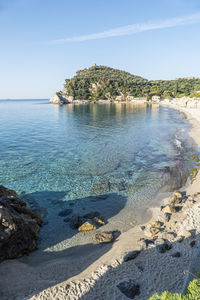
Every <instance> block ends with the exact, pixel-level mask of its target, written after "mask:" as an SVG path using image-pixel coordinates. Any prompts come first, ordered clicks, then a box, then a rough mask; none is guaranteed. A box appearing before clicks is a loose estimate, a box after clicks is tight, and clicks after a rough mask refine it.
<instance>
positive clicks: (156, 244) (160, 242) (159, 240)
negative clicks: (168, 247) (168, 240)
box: [154, 238, 165, 246]
mask: <svg viewBox="0 0 200 300" xmlns="http://www.w3.org/2000/svg"><path fill="white" fill-rule="evenodd" d="M164 243H165V240H164V239H162V238H158V239H156V240H155V242H154V245H155V246H158V245H162V244H164Z"/></svg>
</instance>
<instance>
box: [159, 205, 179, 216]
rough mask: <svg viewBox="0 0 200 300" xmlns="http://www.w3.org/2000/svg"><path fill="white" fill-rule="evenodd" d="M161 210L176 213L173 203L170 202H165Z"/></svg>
mask: <svg viewBox="0 0 200 300" xmlns="http://www.w3.org/2000/svg"><path fill="white" fill-rule="evenodd" d="M162 211H163V212H164V213H169V214H172V213H176V211H177V210H176V208H175V206H173V205H171V204H167V205H166V206H164V207H163V208H162Z"/></svg>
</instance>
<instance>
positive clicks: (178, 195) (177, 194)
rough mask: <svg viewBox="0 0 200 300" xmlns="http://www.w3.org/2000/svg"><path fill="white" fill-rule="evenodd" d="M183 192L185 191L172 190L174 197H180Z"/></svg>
mask: <svg viewBox="0 0 200 300" xmlns="http://www.w3.org/2000/svg"><path fill="white" fill-rule="evenodd" d="M184 194H185V193H182V192H180V191H176V192H174V196H175V197H176V198H179V199H180V198H182V197H183V196H184Z"/></svg>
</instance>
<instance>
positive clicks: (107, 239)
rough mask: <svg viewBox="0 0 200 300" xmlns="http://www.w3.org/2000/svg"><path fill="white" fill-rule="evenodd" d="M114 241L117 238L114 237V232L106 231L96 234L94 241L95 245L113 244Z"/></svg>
mask: <svg viewBox="0 0 200 300" xmlns="http://www.w3.org/2000/svg"><path fill="white" fill-rule="evenodd" d="M114 239H115V236H114V234H113V232H109V231H104V232H100V233H97V234H95V236H94V238H93V241H94V242H95V243H111V242H113V241H114Z"/></svg>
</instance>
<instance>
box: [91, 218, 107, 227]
mask: <svg viewBox="0 0 200 300" xmlns="http://www.w3.org/2000/svg"><path fill="white" fill-rule="evenodd" d="M93 221H94V222H95V223H96V224H97V225H99V226H104V225H106V222H105V221H104V219H103V218H102V217H94V218H93Z"/></svg>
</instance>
